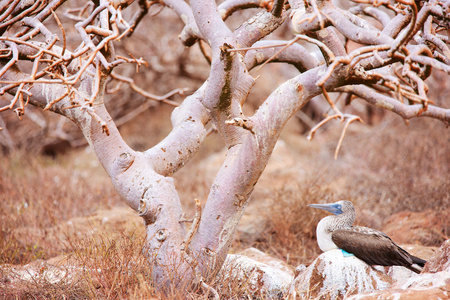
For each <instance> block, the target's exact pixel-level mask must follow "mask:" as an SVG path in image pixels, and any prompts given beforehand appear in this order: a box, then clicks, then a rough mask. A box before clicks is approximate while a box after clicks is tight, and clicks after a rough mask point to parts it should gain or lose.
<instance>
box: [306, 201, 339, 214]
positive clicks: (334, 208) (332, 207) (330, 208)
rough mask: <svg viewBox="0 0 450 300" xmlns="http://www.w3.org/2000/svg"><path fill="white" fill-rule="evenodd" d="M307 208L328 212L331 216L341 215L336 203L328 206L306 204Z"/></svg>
mask: <svg viewBox="0 0 450 300" xmlns="http://www.w3.org/2000/svg"><path fill="white" fill-rule="evenodd" d="M308 206H309V207H312V208H318V209H323V210H326V211H329V212H330V213H332V214H335V215H339V214H342V213H343V211H342V209H341V205H340V204H338V203H329V204H308Z"/></svg>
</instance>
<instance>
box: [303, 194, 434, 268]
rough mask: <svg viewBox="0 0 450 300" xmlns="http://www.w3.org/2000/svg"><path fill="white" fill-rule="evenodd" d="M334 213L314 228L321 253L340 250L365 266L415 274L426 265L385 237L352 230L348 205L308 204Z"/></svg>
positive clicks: (352, 214)
mask: <svg viewBox="0 0 450 300" xmlns="http://www.w3.org/2000/svg"><path fill="white" fill-rule="evenodd" d="M308 206H309V207H313V208H319V209H323V210H326V211H329V212H331V213H333V214H334V215H331V216H327V217H325V218H323V219H322V220H320V222H319V224H317V230H316V235H317V243H318V244H319V247H320V249H321V250H322V251H323V252H326V251H328V250H332V249H341V250H343V251H342V252H343V253H344V256H347V255H351V254H353V255H354V256H356V257H357V258H359V259H360V260H362V261H364V262H365V263H367V264H368V265H379V266H403V267H405V268H408V269H410V270H411V271H414V272H416V273H420V272H421V271H422V268H423V266H424V265H425V263H426V261H425V260H423V259H421V258H418V257H415V256H413V255H411V254H409V253H408V252H407V251H406V250H404V249H402V248H401V247H400V246H398V245H397V244H396V243H394V241H392V240H391V239H390V238H389V237H388V236H387V235H386V234H385V233H383V232H381V231H378V230H375V229H371V228H367V227H362V226H353V222H354V221H355V217H356V212H355V207H354V206H353V203H351V202H350V201H344V200H342V201H339V202H336V203H330V204H310V205H308Z"/></svg>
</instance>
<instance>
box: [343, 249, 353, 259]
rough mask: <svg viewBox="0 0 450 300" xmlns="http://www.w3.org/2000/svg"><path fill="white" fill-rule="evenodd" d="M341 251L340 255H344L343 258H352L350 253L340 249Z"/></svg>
mask: <svg viewBox="0 0 450 300" xmlns="http://www.w3.org/2000/svg"><path fill="white" fill-rule="evenodd" d="M341 251H342V255H344V257H349V256H353V254H351V253H349V252H347V251H345V250H344V249H341Z"/></svg>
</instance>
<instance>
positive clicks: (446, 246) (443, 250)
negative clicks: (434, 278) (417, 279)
mask: <svg viewBox="0 0 450 300" xmlns="http://www.w3.org/2000/svg"><path fill="white" fill-rule="evenodd" d="M441 271H449V272H450V239H448V240H446V241H445V242H444V243H442V246H441V247H440V248H439V249H438V250H437V251H436V253H435V254H434V255H433V257H431V258H430V259H429V260H428V262H427V264H426V265H425V268H424V269H423V272H424V273H436V272H441Z"/></svg>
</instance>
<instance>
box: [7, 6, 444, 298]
mask: <svg viewBox="0 0 450 300" xmlns="http://www.w3.org/2000/svg"><path fill="white" fill-rule="evenodd" d="M63 2H65V1H53V2H51V4H50V5H49V7H51V8H53V9H56V8H58V7H59V5H61V3H63ZM132 2H133V1H109V2H108V1H99V3H98V5H99V6H98V10H99V11H100V12H99V13H98V14H96V15H95V16H96V17H98V24H99V25H98V28H94V29H93V28H92V27H89V26H88V24H90V23H89V22H87V23H85V24H84V23H82V22H79V23H78V27H77V28H78V30H79V31H80V32H81V33H83V31H82V30H83V28H84V29H86V32H87V31H88V28H90V29H89V30H90V31H89V32H91V33H96V34H97V35H98V36H100V37H101V38H102V39H103V40H102V41H105V42H104V44H102V42H98V41H96V42H95V43H94V42H93V41H91V40H90V39H89V37H88V35H82V36H83V37H84V38H85V40H84V42H85V45H86V46H84V47H85V48H86V49H87V50H86V51H88V50H89V51H91V52H86V53H91V54H90V55H89V56H87V58H85V59H83V60H81V59H80V60H77V59H74V60H73V61H71V59H70V57H71V55H72V56H76V54H77V53H79V51H80V50H78V52H77V51H74V52H70V51H68V50H65V52H64V54H63V53H62V51H63V50H62V48H61V47H60V46H56V45H52V46H51V47H49V48H48V49H51V51H52V53H50V54H49V53H45V55H47V56H53V57H54V58H55V59H56V58H58V57H59V58H61V59H62V58H65V59H66V62H70V61H71V63H70V64H68V65H67V68H68V72H69V73H70V74H75V75H76V74H79V79H78V81H77V83H78V84H79V85H78V86H76V90H77V91H76V92H73V93H69V94H66V93H67V91H68V89H69V90H70V89H75V85H74V84H72V85H71V83H70V82H71V81H70V80H72V79H73V76H75V75H73V76H72V77H67V78H66V80H65V81H64V80H60V81H59V82H58V81H57V80H53V79H52V80H53V81H52V80H51V79H47V80H41V81H38V80H37V79H36V78H37V77H39V76H38V75H39V72H37V71H36V72H34V73H33V74H32V77H33V78H31V79H30V74H29V73H26V72H24V71H23V70H20V69H19V67H18V66H16V65H15V64H9V62H10V61H12V59H11V60H8V59H3V60H2V61H1V67H2V72H1V73H0V74H1V80H2V81H1V83H2V91H3V92H5V91H7V92H8V93H10V94H12V95H22V97H26V98H27V100H28V101H29V103H31V104H33V105H36V106H39V107H42V108H45V109H49V110H51V111H54V112H56V113H58V114H61V115H63V116H65V117H67V118H69V119H70V120H72V121H73V122H74V123H75V124H76V125H77V126H78V127H79V128H80V130H81V131H82V132H83V134H84V136H85V137H86V139H87V141H88V142H89V144H90V146H91V147H92V149H93V150H94V152H95V154H96V155H97V157H98V159H99V161H100V162H101V164H102V166H103V167H104V169H105V170H106V172H107V173H108V175H109V176H110V178H111V181H112V182H113V184H114V187H115V188H116V190H117V192H118V193H119V194H120V196H121V197H122V198H123V200H124V201H125V202H126V203H127V204H128V205H129V206H130V207H132V208H133V209H134V210H136V211H137V212H138V214H139V215H140V216H141V217H142V218H143V219H144V221H145V226H146V233H147V237H146V242H145V246H144V254H145V255H146V257H147V258H148V260H149V262H150V265H151V268H152V274H153V282H154V284H155V286H156V288H157V289H158V290H159V291H162V292H165V293H167V294H171V293H172V292H175V291H177V290H178V291H182V293H184V292H185V291H188V290H189V289H190V288H191V287H192V286H194V285H197V284H199V283H200V282H202V281H207V280H209V279H211V278H212V277H213V276H214V275H215V274H217V272H218V271H219V269H220V268H221V266H222V264H223V262H224V260H225V258H226V256H227V253H228V250H229V248H230V246H231V243H232V241H233V239H234V236H235V232H236V228H237V225H238V223H239V220H240V219H241V217H242V214H243V212H244V210H245V208H246V207H247V205H248V203H249V200H250V197H251V195H252V192H253V188H254V186H255V184H256V183H257V181H258V179H259V177H260V176H261V174H262V172H263V171H264V168H265V167H266V165H267V162H268V160H269V157H270V155H271V153H272V151H273V148H274V146H275V144H276V142H277V139H278V137H279V135H280V133H281V131H282V129H283V127H284V125H285V124H286V122H287V121H288V120H289V119H290V118H291V117H292V116H293V115H294V114H295V113H296V112H297V111H298V110H299V109H301V108H302V107H303V106H304V105H305V104H306V103H307V102H308V101H309V100H310V99H311V98H313V97H315V96H317V95H319V94H321V93H323V92H324V91H340V92H346V93H351V94H354V95H357V96H359V97H361V98H362V99H364V100H366V101H367V102H369V103H371V104H373V105H377V106H379V107H382V108H384V109H387V110H390V111H393V112H395V113H397V114H399V115H401V116H402V117H403V118H405V119H409V118H413V117H418V116H428V117H432V118H435V119H439V120H442V121H444V122H446V123H447V124H448V123H449V122H450V110H449V109H443V108H440V107H436V106H433V105H431V104H430V103H429V102H428V100H427V98H426V95H425V94H424V92H425V90H426V89H425V88H424V86H423V80H424V79H425V78H426V77H427V76H429V72H430V70H431V67H434V68H437V69H440V70H443V71H445V72H447V73H450V71H449V70H450V67H449V66H448V63H447V61H445V59H447V60H448V61H450V57H448V56H445V55H447V54H448V52H445V51H444V50H447V49H448V47H447V46H446V45H444V46H445V47H447V48H445V47H444V46H442V45H440V44H439V45H438V47H439V46H440V47H442V49H443V50H442V51H443V52H445V53H444V54H442V56H444V58H442V59H440V60H435V59H434V58H433V57H432V55H431V56H430V53H431V51H430V50H429V49H428V48H426V47H425V46H424V45H415V44H414V43H412V44H410V43H409V42H410V41H411V40H412V38H413V36H414V35H415V34H416V33H417V32H418V30H419V29H420V28H422V27H424V26H425V25H426V24H427V23H426V20H427V17H431V16H434V15H437V16H439V18H440V20H442V19H444V20H445V21H447V16H446V15H444V14H443V12H442V8H441V6H439V5H438V3H437V2H433V1H430V4H425V5H424V6H423V7H422V8H421V9H420V10H419V12H417V9H418V8H417V7H416V11H415V12H414V13H412V12H413V11H414V9H411V8H409V10H408V8H405V11H407V12H409V13H410V15H409V16H411V14H413V18H412V19H409V20H405V19H407V18H406V17H405V16H404V15H403V14H400V13H399V14H398V15H397V17H394V18H391V17H389V15H387V14H386V13H384V12H383V11H378V10H375V11H374V10H372V11H370V13H371V14H372V15H376V16H377V18H378V19H379V20H380V22H381V24H382V25H383V28H384V30H382V31H381V30H379V29H377V28H375V27H374V26H372V25H370V24H369V23H368V22H366V21H364V20H363V19H362V18H360V17H358V16H357V15H354V14H353V13H351V12H348V11H344V10H341V9H338V8H336V7H335V6H334V5H333V4H332V2H331V1H317V3H316V1H312V2H311V5H309V6H308V7H305V6H304V3H305V2H303V1H289V3H290V10H289V12H286V11H285V8H286V7H285V6H284V1H275V2H274V3H273V7H271V9H270V10H269V11H267V10H266V9H262V10H261V12H259V13H258V14H256V15H255V16H254V17H253V18H251V19H249V20H247V21H245V22H244V23H243V24H242V25H241V26H240V27H239V28H237V29H236V30H234V31H231V30H230V29H229V28H228V27H227V26H226V24H225V23H224V21H223V19H224V18H226V17H228V16H229V15H230V14H231V13H232V12H233V11H234V10H237V9H241V8H247V7H259V5H260V4H259V2H258V3H256V2H255V3H254V1H243V0H241V1H237V0H234V1H231V0H230V1H225V2H223V3H222V4H221V5H220V6H219V7H217V5H216V3H215V2H214V1H211V0H203V1H200V0H191V1H190V6H189V5H188V4H187V3H186V2H184V1H179V0H167V1H164V3H165V5H166V6H168V7H170V8H172V9H173V10H174V11H175V12H176V13H177V14H178V15H180V18H181V19H182V20H183V22H184V23H185V25H186V26H185V28H184V29H183V32H182V34H181V35H180V39H181V41H182V42H183V43H184V44H185V45H187V46H190V45H192V44H194V43H196V42H197V41H198V40H199V39H201V40H203V41H204V42H206V43H207V44H208V45H209V46H210V48H211V53H212V56H211V71H210V75H209V78H208V80H207V81H206V82H205V83H204V84H203V85H202V86H201V87H200V88H199V89H198V90H197V91H196V92H195V93H194V94H192V95H190V96H188V97H186V99H185V100H184V101H183V103H182V104H181V105H180V106H179V107H177V108H176V109H174V111H173V113H172V118H171V121H172V126H173V128H172V131H171V132H170V133H169V135H168V136H167V137H166V138H165V139H164V140H162V141H161V142H160V143H159V144H157V145H156V146H154V147H152V148H151V149H148V150H147V151H144V152H138V151H134V150H133V149H131V148H130V147H129V146H128V145H127V144H126V143H125V142H124V140H123V139H122V137H121V136H120V133H119V131H118V130H117V127H116V126H115V124H114V121H113V120H112V118H111V117H110V115H109V113H108V111H107V110H106V108H105V105H104V99H105V86H106V81H107V78H108V76H109V74H110V73H111V71H112V69H113V68H114V66H115V65H116V64H118V63H122V62H123V61H120V59H117V58H116V57H115V54H114V48H113V45H112V43H111V40H112V39H113V38H111V37H114V38H118V34H116V33H117V32H116V31H115V30H118V29H117V28H116V27H115V25H114V24H115V22H118V21H117V20H120V14H119V13H118V12H120V9H121V7H122V8H124V7H125V5H127V4H130V3H132ZM145 2H146V1H140V4H141V5H143V6H145V5H146V4H145ZM266 4H267V3H266ZM270 6H272V4H271V5H270ZM414 6H415V4H414V5H413V4H411V5H410V6H409V7H414ZM372 8H373V7H372ZM317 11H321V12H322V15H321V17H318V15H317ZM45 12H46V10H43V11H42V12H41V13H40V14H41V15H42V16H41V18H44V15H45V14H44V13H45ZM94 12H95V11H94ZM94 12H93V14H94ZM288 14H289V16H290V17H291V18H292V27H293V28H294V30H295V31H297V32H299V33H302V34H303V33H305V34H306V33H307V34H308V36H306V35H305V36H301V39H306V40H308V41H313V42H314V43H315V44H317V45H319V47H320V49H321V51H322V53H323V57H324V60H325V61H326V63H325V64H321V63H320V62H319V61H318V60H317V59H316V58H315V57H314V56H312V55H311V54H310V53H309V52H308V51H306V50H305V49H304V48H303V47H302V46H300V45H299V44H297V43H295V42H296V41H291V43H286V42H284V43H282V45H283V47H284V46H286V47H284V48H285V49H284V51H282V52H279V51H278V50H280V49H281V47H280V45H281V44H280V41H271V40H264V41H260V40H261V39H262V38H264V37H265V36H267V35H268V34H270V33H272V32H273V31H274V30H276V29H277V28H278V27H279V26H280V25H281V24H283V23H284V22H285V21H286V19H287V15H288ZM367 14H369V13H367ZM48 15H50V13H49V12H48ZM110 15H112V16H113V17H114V18H112V17H109V16H110ZM93 20H94V18H92V19H91V20H88V21H92V22H93ZM289 20H290V19H289ZM415 20H417V22H419V23H417V24H418V25H415V23H411V22H412V21H415ZM420 22H421V23H420ZM416 27H417V28H416ZM402 28H403V29H404V30H403V31H402V30H401V29H402ZM430 30H431V29H430ZM41 31H43V29H42V28H41ZM104 32H106V33H105V34H103V33H104ZM337 32H340V33H341V36H339V35H338V34H337ZM431 32H433V31H432V30H431ZM47 34H48V35H49V36H46V37H47V39H48V40H51V38H52V37H51V34H49V33H47ZM115 34H116V35H115ZM342 36H344V37H345V38H347V39H349V40H352V41H355V42H358V43H361V44H363V45H367V46H366V47H365V48H362V50H361V51H360V52H352V53H347V50H346V48H345V45H344V44H343V42H342V40H343V39H342ZM108 38H110V40H108ZM0 42H1V43H2V46H3V47H4V48H8V49H11V52H12V53H13V52H14V51H18V52H20V54H21V55H22V56H26V55H34V56H33V57H38V56H39V55H41V54H39V52H38V50H37V49H39V48H42V47H44V46H45V43H41V42H34V41H29V42H28V44H27V43H22V44H21V43H19V42H18V41H15V40H12V41H11V40H8V39H4V40H1V41H0ZM14 43H16V44H14ZM436 44H438V43H437V42H436ZM252 46H253V48H252V49H247V50H241V51H236V50H237V49H243V48H246V47H252ZM268 46H271V47H272V48H267V47H268ZM275 46H277V47H275ZM370 47H372V48H370ZM88 48H89V49H88ZM399 49H400V50H401V51H398V50H399ZM427 49H428V50H427ZM368 53H369V54H370V55H367V54H368ZM405 53H406V54H405ZM42 55H44V54H42ZM273 55H276V56H275V57H273ZM39 57H40V56H39ZM42 57H43V56H42ZM27 59H28V60H32V58H30V56H28V58H27ZM89 59H90V60H89ZM269 59H271V60H273V61H274V62H285V63H290V64H292V65H294V66H295V67H297V69H298V70H299V71H301V72H302V73H300V74H299V75H298V76H296V77H294V78H292V79H290V80H288V81H286V82H285V83H283V84H282V85H280V86H279V87H278V88H277V89H276V90H274V91H273V92H272V93H271V95H270V96H269V97H268V98H267V99H266V100H265V101H264V102H263V104H262V105H261V106H260V107H259V109H258V110H257V111H256V113H255V114H254V115H252V116H248V117H247V116H244V114H243V113H242V106H243V105H244V103H245V101H246V99H247V96H248V95H249V93H250V92H251V89H252V87H253V85H254V83H255V78H253V77H252V76H251V75H250V74H249V70H251V69H252V68H253V67H255V66H257V65H260V64H261V63H263V62H266V61H267V60H269ZM16 61H17V59H16ZM80 61H82V63H81V64H80ZM398 62H401V63H403V64H404V66H405V68H404V76H405V77H408V78H409V79H408V80H410V81H411V82H413V83H415V85H414V84H411V86H413V88H411V87H405V88H404V93H403V94H402V95H403V97H409V99H410V100H411V99H412V100H414V101H413V102H414V103H416V104H412V105H411V104H410V103H407V101H399V100H398V99H397V98H396V95H395V93H394V92H392V90H390V89H393V88H392V86H391V85H389V84H384V83H386V82H389V83H390V82H393V81H394V80H393V79H392V76H393V75H392V72H391V69H390V67H389V66H390V65H392V64H394V63H398ZM419 64H420V65H419ZM386 66H387V67H386ZM80 69H81V70H83V72H81V73H80ZM43 76H44V75H42V76H41V77H42V78H44V77H43ZM77 76H78V75H77ZM30 82H33V84H32V85H31V84H30ZM11 83H16V84H15V85H14V86H10V85H11ZM395 84H397V86H400V83H397V82H395ZM25 85H27V91H26V92H25V91H24V86H25ZM380 93H383V94H380ZM329 104H330V107H331V109H332V110H333V111H334V113H335V115H334V116H330V119H332V118H339V119H341V120H342V121H344V120H345V121H347V122H348V123H351V122H352V121H354V120H356V119H357V117H355V116H349V115H346V114H343V113H341V112H340V110H339V109H338V108H337V107H336V106H335V105H334V103H332V102H331V101H330V103H329ZM14 107H17V104H16V106H14V105H12V108H14ZM19 109H21V107H19ZM19 112H20V113H23V112H22V111H19ZM208 122H212V123H213V124H214V126H215V127H216V128H217V130H218V132H219V134H220V135H221V137H222V138H223V140H224V141H225V143H226V147H227V155H226V159H225V161H224V163H223V164H222V166H221V168H220V170H219V171H218V173H217V175H216V177H215V180H214V182H213V184H212V186H211V190H210V193H209V196H208V199H207V201H206V204H205V207H204V208H203V209H202V211H201V212H200V206H199V205H200V204H199V203H198V202H197V203H196V207H197V214H196V216H195V218H194V220H193V223H192V225H191V226H186V225H185V224H186V223H185V222H184V221H183V220H182V215H183V211H182V207H181V203H180V199H179V196H178V194H177V191H176V188H175V184H174V181H173V179H172V177H171V176H172V175H173V174H174V173H175V172H176V171H177V170H179V169H180V168H182V167H183V166H184V165H185V164H186V163H187V162H188V161H189V160H190V159H191V158H192V156H193V155H195V154H196V153H197V151H198V150H199V149H200V147H201V145H202V142H203V140H204V138H205V136H206V129H205V125H206V124H207V123H208ZM325 122H326V121H325ZM321 124H322V123H321ZM321 124H319V125H318V127H320V125H321ZM318 127H317V128H318ZM317 128H314V129H313V131H312V134H311V136H312V135H313V134H314V132H315V130H316V129H317Z"/></svg>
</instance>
